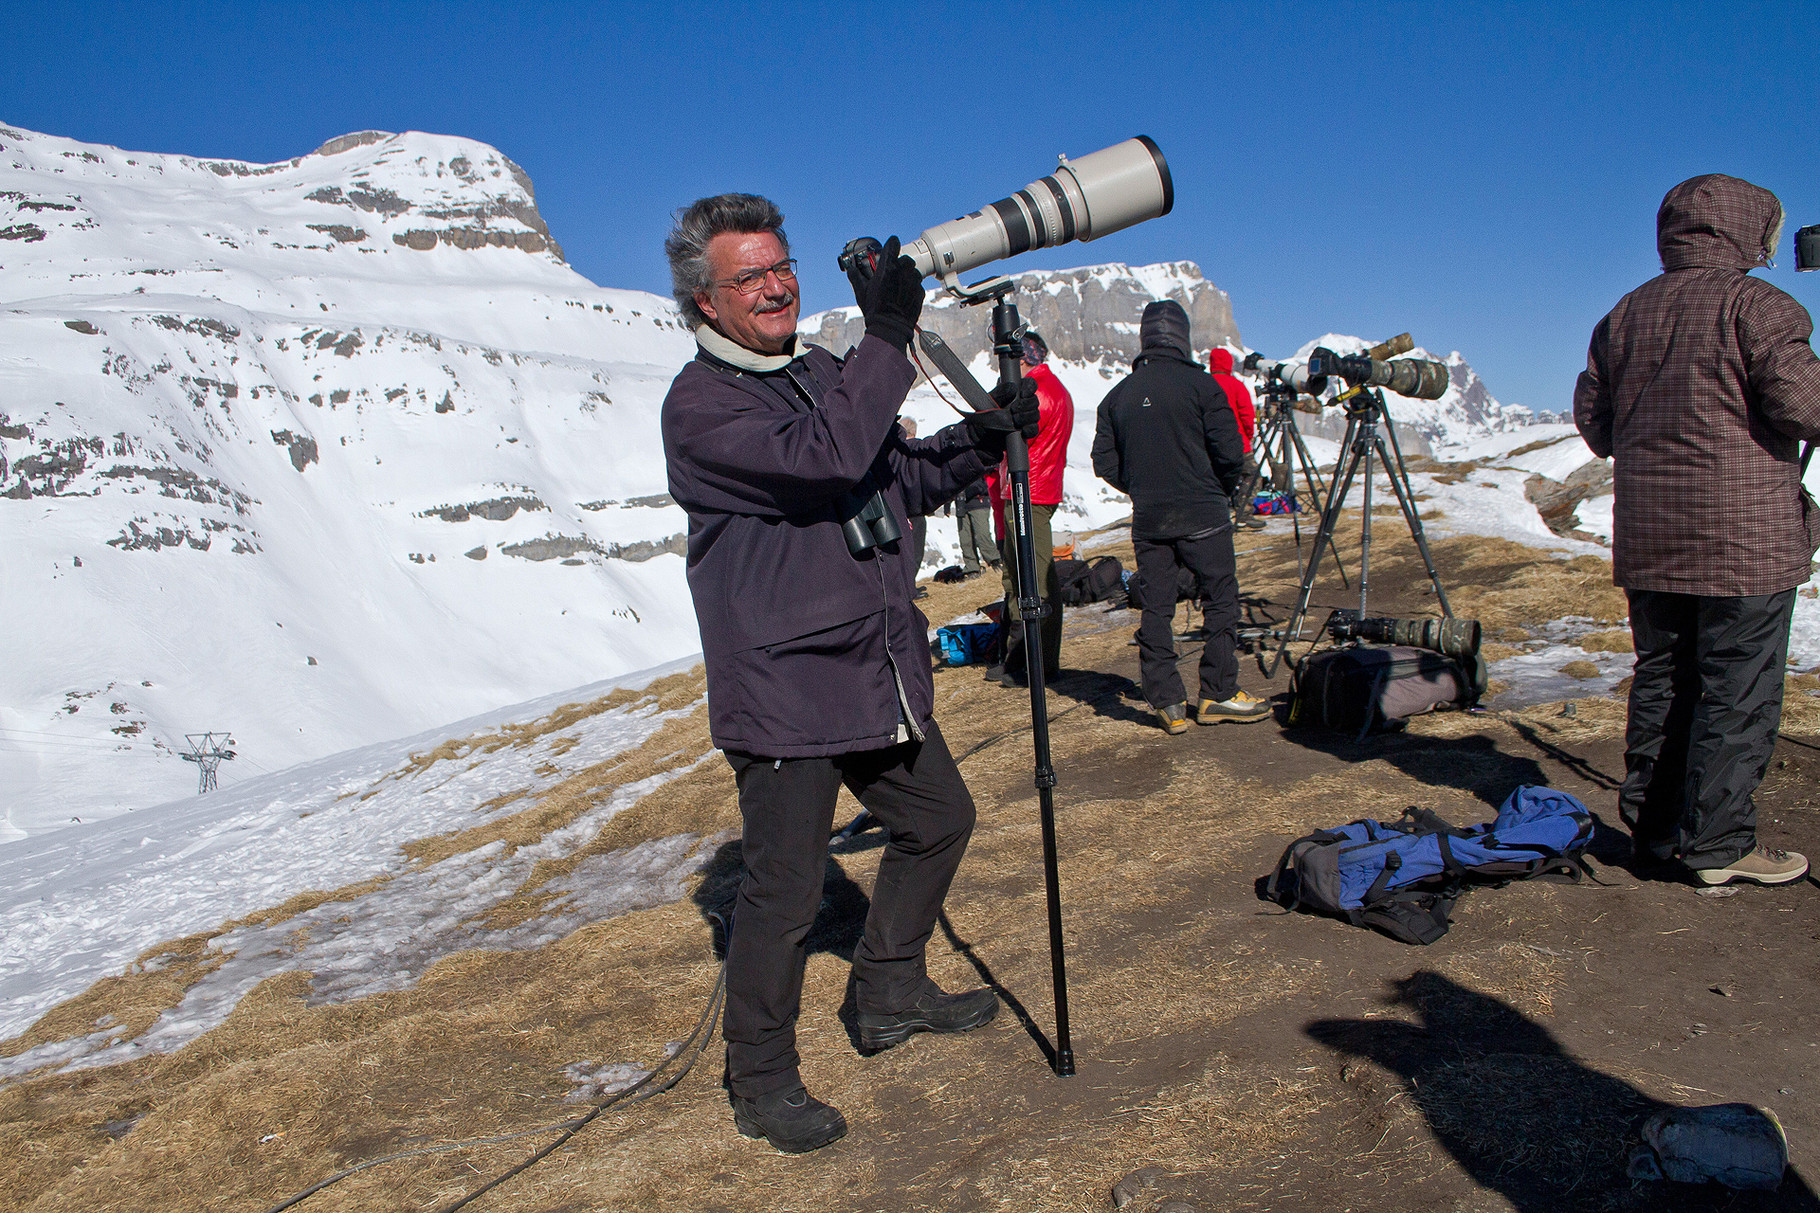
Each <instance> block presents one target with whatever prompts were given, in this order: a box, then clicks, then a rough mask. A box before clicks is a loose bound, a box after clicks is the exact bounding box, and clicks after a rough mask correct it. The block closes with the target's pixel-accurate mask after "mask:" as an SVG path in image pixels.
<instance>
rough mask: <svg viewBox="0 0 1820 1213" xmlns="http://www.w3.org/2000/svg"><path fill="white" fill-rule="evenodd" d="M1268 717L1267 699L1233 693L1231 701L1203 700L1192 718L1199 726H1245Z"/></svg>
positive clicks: (1268, 705)
mask: <svg viewBox="0 0 1820 1213" xmlns="http://www.w3.org/2000/svg"><path fill="white" fill-rule="evenodd" d="M1269 715H1270V701H1269V700H1268V699H1254V698H1252V697H1251V696H1250V695H1247V694H1246V693H1245V692H1243V691H1235V692H1234V693H1233V696H1232V698H1231V699H1203V700H1201V704H1200V707H1198V708H1196V709H1195V713H1194V718H1195V720H1197V721H1198V722H1200V723H1201V724H1247V723H1250V722H1253V721H1258V720H1263V719H1265V718H1266V717H1268V716H1269Z"/></svg>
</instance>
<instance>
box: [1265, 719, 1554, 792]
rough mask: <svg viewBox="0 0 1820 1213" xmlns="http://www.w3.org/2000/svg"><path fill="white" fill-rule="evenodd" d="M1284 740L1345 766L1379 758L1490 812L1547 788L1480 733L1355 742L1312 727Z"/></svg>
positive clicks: (1531, 764) (1376, 736)
mask: <svg viewBox="0 0 1820 1213" xmlns="http://www.w3.org/2000/svg"><path fill="white" fill-rule="evenodd" d="M1284 710H1285V712H1286V711H1287V708H1286V707H1285V709H1284ZM1283 736H1284V737H1286V738H1288V739H1289V740H1290V741H1292V742H1295V743H1296V744H1297V745H1301V746H1304V747H1306V748H1307V749H1310V750H1316V751H1318V752H1320V753H1323V754H1330V755H1332V756H1333V757H1335V758H1339V759H1341V760H1343V761H1345V762H1347V763H1353V762H1363V761H1365V760H1367V759H1372V758H1381V759H1383V760H1384V761H1385V762H1387V763H1389V764H1390V765H1391V766H1393V767H1396V768H1397V769H1398V770H1399V771H1402V772H1403V773H1404V774H1405V775H1408V776H1409V777H1410V778H1412V779H1415V780H1418V781H1420V782H1421V783H1422V784H1424V785H1427V786H1430V787H1445V788H1459V789H1460V790H1462V791H1466V792H1471V793H1472V794H1473V795H1475V796H1477V797H1478V798H1479V799H1480V800H1483V801H1484V802H1485V803H1487V804H1489V805H1491V806H1493V807H1494V808H1495V807H1497V806H1499V805H1501V804H1503V803H1504V798H1505V797H1507V796H1509V795H1510V792H1511V789H1512V788H1515V787H1516V786H1518V785H1519V784H1525V783H1527V784H1534V785H1536V786H1538V787H1547V786H1548V776H1547V775H1546V774H1545V773H1544V772H1543V770H1542V767H1541V764H1539V763H1537V762H1536V760H1535V759H1533V758H1519V757H1516V756H1515V755H1511V754H1506V753H1504V752H1503V751H1502V750H1500V749H1499V748H1498V746H1497V743H1496V742H1495V741H1493V740H1492V739H1491V738H1490V737H1487V736H1485V735H1484V734H1482V733H1475V734H1471V735H1468V736H1465V737H1424V736H1422V735H1420V734H1415V733H1403V732H1394V733H1372V734H1369V735H1367V736H1366V737H1364V738H1358V737H1356V736H1355V735H1354V734H1352V733H1342V732H1339V731H1337V730H1334V729H1324V728H1320V727H1318V726H1312V725H1311V726H1306V727H1298V728H1290V729H1285V730H1284V732H1283Z"/></svg>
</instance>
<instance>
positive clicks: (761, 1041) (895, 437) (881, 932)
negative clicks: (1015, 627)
mask: <svg viewBox="0 0 1820 1213" xmlns="http://www.w3.org/2000/svg"><path fill="white" fill-rule="evenodd" d="M664 247H665V251H666V252H667V253H668V254H669V258H670V268H671V273H672V276H673V278H674V284H675V293H676V301H677V304H678V306H679V307H680V308H681V310H682V314H683V317H684V319H685V320H686V321H688V322H689V323H691V324H693V325H695V326H696V328H695V335H696V341H697V344H698V347H699V348H698V351H697V354H696V357H695V359H694V361H692V362H690V363H689V364H688V365H687V366H685V367H684V368H683V369H682V371H681V372H680V373H679V374H678V375H677V376H676V381H675V382H674V383H673V384H672V385H671V387H670V394H669V396H668V397H667V398H666V399H665V400H664V406H663V434H664V452H665V456H666V460H667V465H668V470H669V478H670V493H671V495H672V496H673V497H675V499H676V501H677V503H678V504H680V505H681V506H682V507H683V508H684V509H685V510H687V511H688V514H689V551H688V576H689V591H690V594H691V596H692V597H693V598H694V601H695V615H696V619H697V621H698V622H699V624H700V626H701V641H702V655H703V658H704V660H705V663H706V667H707V680H708V719H709V729H710V732H711V735H712V737H713V740H714V744H715V745H716V746H718V747H719V748H720V749H721V750H722V751H724V752H725V753H726V756H727V761H728V762H729V763H730V764H731V765H732V767H733V772H734V778H735V780H736V782H737V783H738V786H739V807H740V815H741V817H742V819H743V821H744V827H745V828H744V839H743V848H742V849H743V858H744V862H745V867H746V874H745V878H744V881H743V883H742V884H741V886H740V891H739V897H738V901H737V903H736V907H735V913H734V918H733V925H732V931H731V936H730V939H729V941H728V947H727V1010H726V1016H725V1019H724V1021H723V1024H722V1035H723V1036H724V1037H725V1038H726V1041H727V1086H728V1090H729V1093H730V1096H731V1099H732V1103H733V1115H734V1123H735V1125H736V1126H737V1127H738V1128H739V1130H740V1132H742V1133H744V1134H746V1135H747V1136H749V1137H758V1136H763V1137H765V1138H767V1139H768V1140H769V1141H770V1142H771V1144H772V1145H774V1146H776V1147H777V1148H779V1149H781V1150H787V1151H791V1152H801V1151H805V1150H813V1149H816V1148H818V1147H820V1146H824V1145H827V1144H828V1143H829V1142H831V1141H834V1140H836V1139H837V1138H839V1137H840V1136H841V1135H842V1134H844V1133H845V1132H846V1131H847V1123H846V1120H845V1119H844V1118H843V1117H842V1116H841V1114H840V1113H839V1112H837V1111H835V1110H834V1109H833V1108H831V1107H829V1106H828V1105H827V1104H824V1103H822V1102H821V1101H820V1100H817V1099H815V1098H814V1097H813V1096H811V1095H810V1094H809V1093H808V1091H807V1090H806V1089H805V1087H804V1085H803V1081H802V1077H801V1075H800V1073H799V1071H798V1060H799V1058H798V1054H797V1051H796V1018H797V1012H798V1009H799V1005H800V1003H801V999H802V984H803V965H804V961H805V959H806V957H807V950H806V942H807V939H808V936H809V932H810V928H811V926H812V925H813V923H814V921H815V915H816V911H817V909H818V908H819V907H820V905H821V896H822V875H823V871H824V869H825V867H826V864H827V857H828V837H829V833H830V831H831V829H832V825H833V817H834V802H835V797H836V795H837V794H838V793H839V791H840V789H841V787H842V786H843V785H844V786H845V787H846V788H847V789H848V790H849V791H851V792H852V793H853V795H854V796H855V797H856V798H857V799H858V800H859V802H860V803H861V804H862V805H864V806H865V807H866V808H867V809H868V810H869V811H870V812H871V813H872V815H873V816H874V817H876V818H878V820H879V821H881V822H882V823H883V824H884V826H885V830H886V833H887V842H886V845H885V850H884V854H883V856H882V857H881V859H880V861H879V871H878V879H877V883H876V886H875V888H874V890H873V895H872V906H871V910H870V912H869V913H868V915H867V918H866V928H865V934H864V936H863V937H862V939H861V940H860V943H859V946H858V947H857V948H855V949H854V954H853V989H854V1000H855V1004H856V1007H857V1013H858V1014H857V1026H858V1035H859V1039H860V1045H861V1047H862V1049H864V1050H866V1051H869V1052H870V1051H875V1050H878V1049H885V1048H889V1047H891V1046H892V1045H895V1044H898V1043H899V1042H901V1041H903V1040H905V1039H907V1038H909V1036H910V1035H912V1034H913V1033H916V1032H958V1031H966V1030H968V1029H971V1028H977V1027H979V1026H981V1025H982V1024H984V1023H986V1022H987V1021H988V1020H990V1019H991V1018H992V1017H993V1014H994V1013H995V1012H996V1011H997V1009H998V1000H997V997H996V996H995V995H994V994H993V992H992V991H991V990H989V989H980V990H970V991H967V992H965V993H961V994H946V993H943V992H942V990H941V989H940V988H939V987H937V986H936V984H935V983H934V982H933V981H931V980H930V979H929V976H928V974H927V972H926V971H925V968H924V961H923V953H924V948H925V946H926V945H927V943H928V941H929V937H930V935H931V934H932V932H933V930H934V926H935V918H936V915H937V913H938V912H939V911H940V909H941V906H942V902H943V899H944V898H945V897H946V896H947V892H948V886H949V883H950V882H951V881H952V880H953V878H954V873H955V870H956V869H957V868H958V867H959V866H960V861H961V856H962V855H963V854H964V853H965V851H966V849H967V840H968V838H969V836H970V835H971V833H972V830H973V821H974V807H973V799H972V797H971V796H970V795H969V794H968V792H967V787H966V784H965V783H964V782H962V780H961V775H960V771H959V770H958V769H957V768H956V766H955V764H954V759H953V757H952V756H951V755H950V754H949V752H948V747H947V744H946V743H945V742H944V741H943V740H942V734H941V730H940V729H938V728H937V727H936V724H935V719H934V700H935V687H934V682H933V679H932V677H931V674H930V666H929V646H928V642H927V639H926V637H927V636H928V626H929V625H928V621H927V620H925V619H924V618H923V616H922V615H921V613H919V612H918V611H917V610H916V608H915V607H914V606H913V605H912V604H911V601H910V599H911V595H912V594H913V593H914V592H915V588H916V581H915V579H916V568H915V564H914V558H913V555H912V553H911V552H910V550H909V548H910V544H909V542H908V538H907V537H908V535H909V531H910V527H909V519H910V518H912V517H915V516H917V515H922V514H927V513H929V512H930V511H931V510H934V509H936V508H938V507H940V506H941V505H942V503H944V502H946V501H948V500H949V499H951V498H952V497H954V496H955V495H956V494H957V493H958V492H960V490H961V489H962V488H964V487H965V486H966V485H967V484H969V483H971V482H972V481H973V480H975V479H977V478H978V477H979V476H980V475H981V474H982V473H983V472H984V471H985V469H986V468H987V467H988V466H990V465H992V464H994V463H996V462H997V460H998V458H999V455H1000V454H1001V453H1002V452H1003V450H1004V446H1005V442H1006V438H1007V435H1009V434H1010V433H1011V432H1012V431H1013V430H1015V429H1020V428H1023V427H1025V426H1028V427H1029V428H1030V431H1031V432H1034V428H1035V418H1036V415H1037V407H1036V400H1035V395H1034V392H1031V391H1025V392H1023V393H1022V394H1015V393H1009V392H1006V393H1001V397H1000V405H1001V407H1000V408H998V409H995V410H990V411H988V412H984V413H976V414H973V415H972V416H970V417H968V418H967V419H966V420H965V421H964V422H961V423H959V424H956V425H951V426H949V427H947V428H946V429H943V430H941V431H939V432H938V433H936V434H934V435H933V436H931V437H929V438H927V439H915V438H911V437H909V436H908V435H906V434H904V433H903V432H902V431H901V430H900V429H899V428H898V426H897V425H896V420H897V415H898V411H899V409H900V408H901V406H902V405H903V403H904V398H905V396H906V395H907V394H908V392H909V390H910V385H911V383H912V382H913V381H914V380H915V377H916V373H915V371H914V370H913V369H912V368H911V365H910V362H909V359H908V358H906V357H905V355H904V350H905V347H906V346H907V345H908V344H909V342H910V337H911V333H912V331H913V330H914V328H915V324H916V320H917V316H918V315H919V313H920V312H921V310H922V304H923V288H922V277H921V275H920V274H918V273H917V271H916V269H915V267H914V266H913V265H912V264H911V262H910V259H909V258H907V257H902V258H900V257H899V256H898V243H897V240H896V239H895V238H893V239H892V240H890V241H889V242H887V244H886V245H885V248H884V255H883V257H882V258H881V259H880V261H879V263H878V268H877V271H876V272H875V273H873V274H871V275H869V276H867V275H859V274H856V275H855V276H854V293H855V295H856V297H857V299H858V301H859V306H860V311H861V313H862V314H863V315H864V317H865V322H866V334H865V337H864V338H863V339H862V340H861V341H860V343H859V345H858V346H856V347H855V348H854V349H853V350H851V351H849V352H848V354H847V356H846V357H845V358H844V359H843V358H836V357H835V356H834V355H833V354H831V353H829V352H828V351H827V350H824V349H822V348H820V347H819V346H812V345H806V344H804V343H801V342H799V341H798V339H797V335H796V320H797V308H798V300H797V282H796V274H795V262H794V261H793V260H792V259H791V258H790V248H789V245H788V243H787V242H786V240H785V238H784V233H783V215H782V213H781V212H779V211H778V209H777V207H776V206H775V205H774V204H773V203H771V202H770V201H768V200H766V199H764V198H760V197H757V196H755V195H752V194H723V195H720V196H718V197H714V198H703V199H701V200H700V201H698V202H696V203H694V204H693V205H692V206H690V207H688V208H686V209H685V210H683V211H680V212H678V214H677V217H676V227H675V229H674V230H673V231H672V232H671V234H670V237H669V239H668V240H667V241H666V242H665V246H664ZM1007 406H1008V407H1007Z"/></svg>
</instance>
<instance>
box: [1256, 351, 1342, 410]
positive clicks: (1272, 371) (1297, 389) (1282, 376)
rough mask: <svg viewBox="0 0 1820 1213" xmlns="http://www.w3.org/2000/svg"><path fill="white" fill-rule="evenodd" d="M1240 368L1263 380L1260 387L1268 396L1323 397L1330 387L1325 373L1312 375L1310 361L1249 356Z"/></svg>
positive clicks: (1284, 399) (1287, 399)
mask: <svg viewBox="0 0 1820 1213" xmlns="http://www.w3.org/2000/svg"><path fill="white" fill-rule="evenodd" d="M1239 371H1240V373H1242V374H1246V375H1256V376H1258V377H1259V378H1261V379H1262V380H1263V383H1262V384H1261V385H1260V386H1259V388H1258V390H1259V391H1260V392H1262V393H1263V394H1264V395H1265V396H1266V397H1267V398H1268V399H1271V400H1282V401H1289V400H1293V399H1295V398H1296V397H1297V396H1304V395H1305V396H1319V395H1320V394H1321V393H1322V392H1325V391H1326V390H1327V377H1326V376H1325V375H1311V374H1309V372H1308V364H1307V363H1306V362H1303V361H1298V360H1296V359H1286V360H1279V361H1273V360H1271V359H1269V358H1266V357H1264V355H1262V354H1258V353H1251V354H1247V355H1245V361H1243V362H1241V363H1240V364H1239Z"/></svg>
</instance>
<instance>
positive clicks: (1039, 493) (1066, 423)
mask: <svg viewBox="0 0 1820 1213" xmlns="http://www.w3.org/2000/svg"><path fill="white" fill-rule="evenodd" d="M1048 361H1049V344H1048V343H1047V342H1046V341H1044V340H1043V337H1042V334H1040V333H1038V332H1037V331H1036V330H1035V329H1029V330H1027V331H1026V332H1025V333H1024V377H1025V378H1027V379H1029V380H1031V381H1032V382H1034V383H1035V384H1036V398H1037V401H1038V404H1039V407H1040V408H1041V420H1040V422H1039V423H1038V425H1039V428H1038V430H1037V433H1036V437H1035V438H1032V439H1031V440H1030V537H1031V540H1032V543H1033V546H1034V547H1035V549H1036V552H1035V555H1036V589H1037V595H1038V596H1039V597H1041V598H1042V599H1043V600H1044V601H1045V602H1047V603H1048V604H1049V614H1047V615H1045V616H1044V617H1043V621H1042V634H1043V671H1044V673H1045V674H1046V675H1047V676H1050V677H1053V676H1054V675H1055V674H1057V673H1059V672H1060V670H1061V668H1062V587H1061V582H1060V580H1059V579H1058V578H1057V577H1056V575H1055V539H1054V532H1053V530H1052V528H1051V523H1052V521H1053V519H1054V518H1055V508H1056V507H1057V506H1059V505H1060V504H1061V503H1062V473H1063V471H1064V470H1065V469H1066V468H1067V466H1068V438H1069V436H1070V435H1071V434H1073V433H1074V401H1073V400H1072V399H1071V398H1070V397H1069V395H1068V389H1067V388H1065V387H1063V386H1062V381H1061V380H1060V379H1057V378H1056V377H1055V372H1054V371H1052V370H1050V369H1049V368H1048V366H1047V365H1045V364H1046V363H1047V362H1048ZM986 485H987V488H988V490H989V491H990V492H991V494H992V513H993V518H994V519H995V521H996V522H997V524H998V526H997V530H998V542H999V553H1000V555H1001V557H1002V560H1001V563H1000V565H999V572H1000V575H1001V576H1002V578H1003V581H1004V586H1005V618H1006V619H1007V620H1009V621H1012V622H1014V623H1015V622H1016V621H1017V620H1019V619H1021V618H1022V616H1021V615H1019V613H1018V610H1017V598H1018V588H1017V586H1018V574H1017V535H1016V533H1015V531H1014V530H1013V528H1012V524H1011V517H1010V511H1009V510H1008V509H1007V508H1006V507H1007V506H1008V504H1009V501H1010V490H1011V477H1010V475H1009V473H1008V472H1007V471H1006V468H1005V464H1004V461H1003V460H1001V461H1000V462H999V466H998V468H997V469H996V471H995V472H991V473H988V474H987V477H986ZM1023 644H1024V629H1023V628H1022V627H1021V626H1008V627H1007V628H1006V630H1005V659H1004V661H1003V662H1000V663H997V664H995V665H993V666H992V667H990V668H989V669H988V670H987V672H986V677H987V678H988V679H993V680H995V681H998V682H1001V683H1003V684H1004V685H1006V686H1023V685H1025V682H1026V674H1025V670H1026V661H1025V658H1024V651H1023Z"/></svg>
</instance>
